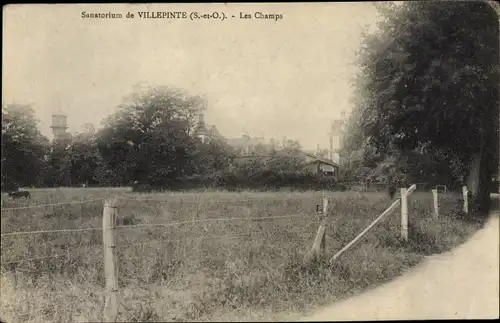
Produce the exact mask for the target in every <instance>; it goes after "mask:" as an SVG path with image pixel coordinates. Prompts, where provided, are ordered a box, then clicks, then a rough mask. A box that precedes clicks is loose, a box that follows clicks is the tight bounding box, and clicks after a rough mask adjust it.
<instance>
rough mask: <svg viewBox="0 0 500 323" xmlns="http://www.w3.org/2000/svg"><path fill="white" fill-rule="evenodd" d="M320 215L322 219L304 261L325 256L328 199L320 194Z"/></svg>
mask: <svg viewBox="0 0 500 323" xmlns="http://www.w3.org/2000/svg"><path fill="white" fill-rule="evenodd" d="M322 213H323V214H322V215H323V219H322V220H321V224H320V226H319V228H318V232H317V233H316V237H315V238H314V242H313V245H312V248H311V250H310V251H309V252H308V253H307V254H306V256H305V259H304V261H305V262H310V261H311V260H312V259H314V258H316V259H320V258H321V257H323V256H325V255H326V250H325V249H326V248H325V245H326V220H327V217H328V198H327V197H325V195H324V193H323V194H322Z"/></svg>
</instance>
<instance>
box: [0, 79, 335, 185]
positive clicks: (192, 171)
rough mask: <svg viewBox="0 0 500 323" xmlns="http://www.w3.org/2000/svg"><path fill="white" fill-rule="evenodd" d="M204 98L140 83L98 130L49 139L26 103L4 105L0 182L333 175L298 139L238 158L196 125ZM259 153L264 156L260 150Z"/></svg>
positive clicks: (271, 180)
mask: <svg viewBox="0 0 500 323" xmlns="http://www.w3.org/2000/svg"><path fill="white" fill-rule="evenodd" d="M205 106H206V104H205V102H204V100H203V99H202V98H201V97H200V96H198V95H191V94H189V93H187V92H186V91H183V90H180V89H176V88H172V87H165V86H160V87H154V88H143V89H138V90H137V91H135V92H134V93H132V94H131V95H130V96H128V97H126V98H125V99H124V101H123V104H121V105H120V106H119V107H118V109H117V111H116V112H115V113H113V114H111V115H110V116H108V117H107V118H106V119H105V120H104V121H103V123H102V128H101V129H99V130H97V131H96V129H95V127H93V126H92V125H87V126H86V127H85V130H84V131H83V132H81V133H78V134H76V135H74V136H69V135H68V136H66V137H61V138H56V139H55V140H53V141H52V142H51V141H49V140H48V139H47V138H46V137H45V136H43V135H42V134H41V132H40V130H39V128H38V121H37V119H36V116H35V112H34V110H33V109H32V108H31V107H30V106H26V105H19V104H10V105H6V106H5V107H3V108H2V188H3V189H9V188H12V187H19V186H36V187H60V186H67V187H69V186H82V185H86V186H130V185H134V184H136V183H139V184H147V185H148V186H149V187H151V188H155V189H185V188H196V187H219V188H220V187H223V188H228V189H238V188H254V189H277V188H280V187H283V186H297V187H302V188H304V189H311V188H314V187H317V186H318V185H325V183H330V184H332V181H328V180H326V181H325V180H324V179H322V178H319V177H318V176H316V175H315V174H314V173H312V172H309V171H307V170H305V169H304V168H303V164H304V157H303V156H302V155H301V154H300V151H301V146H300V143H299V142H297V141H294V140H284V141H283V142H282V143H281V144H279V143H277V142H274V143H273V144H259V145H257V146H256V147H254V149H253V151H252V154H253V155H254V156H253V157H252V156H245V158H242V157H241V156H240V155H241V152H240V151H239V150H238V149H237V148H234V147H231V146H229V145H228V143H227V142H226V140H225V138H223V137H221V136H215V137H212V138H211V139H210V140H208V141H205V142H203V141H202V140H201V139H200V138H199V137H198V136H197V131H198V127H199V126H200V122H199V117H200V115H201V114H203V113H204V112H205ZM259 156H262V157H259Z"/></svg>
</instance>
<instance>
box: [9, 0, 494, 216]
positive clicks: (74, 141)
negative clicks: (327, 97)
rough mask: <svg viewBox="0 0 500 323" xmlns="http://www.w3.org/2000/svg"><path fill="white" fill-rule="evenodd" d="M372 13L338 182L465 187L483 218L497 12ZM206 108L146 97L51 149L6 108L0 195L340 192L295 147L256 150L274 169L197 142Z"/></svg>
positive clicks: (454, 6) (184, 100)
mask: <svg viewBox="0 0 500 323" xmlns="http://www.w3.org/2000/svg"><path fill="white" fill-rule="evenodd" d="M378 9H379V12H380V14H381V16H382V20H381V21H380V22H379V24H378V28H377V30H376V31H375V32H374V33H371V34H368V33H367V34H365V35H364V36H363V39H364V40H363V43H362V45H361V47H360V49H359V52H358V54H357V59H358V66H359V73H357V75H356V77H355V79H354V84H355V94H354V96H353V100H352V113H351V115H350V119H349V122H348V131H347V133H346V136H345V140H344V149H343V150H342V152H341V161H342V165H341V166H342V168H341V176H340V179H339V180H340V181H362V182H372V183H373V182H375V183H385V184H387V185H396V186H403V185H407V184H411V183H416V182H428V183H431V184H432V185H435V184H444V185H447V186H448V187H457V188H458V187H460V186H461V185H463V184H466V185H467V186H468V188H469V189H470V190H471V192H472V194H473V196H474V205H475V206H477V207H478V208H480V209H487V208H488V207H489V201H490V199H489V193H490V192H491V191H494V189H495V187H493V185H492V178H493V177H495V176H498V154H499V142H498V138H499V136H498V131H499V127H498V123H499V122H498V121H499V118H498V107H499V80H500V79H499V68H498V61H499V58H498V57H499V56H498V55H499V43H498V36H499V35H498V18H497V15H496V13H495V12H494V11H493V10H492V9H491V8H490V7H489V6H488V5H487V4H485V3H483V2H469V1H446V2H442V1H422V2H404V3H401V4H399V5H395V4H393V3H389V2H388V3H385V4H384V5H379V6H378ZM204 109H205V102H204V101H203V99H202V98H201V97H200V96H197V95H191V94H187V93H186V92H184V91H182V90H179V89H174V88H168V87H157V88H148V89H142V90H138V91H136V92H134V93H133V94H132V95H130V96H129V97H127V98H126V99H125V100H124V103H123V104H122V105H120V106H119V108H118V110H117V112H116V113H114V114H112V115H110V116H109V117H108V118H106V120H105V121H104V123H103V127H102V129H100V130H98V131H95V130H93V129H92V127H89V128H88V129H87V131H85V132H82V133H80V134H78V135H76V136H75V137H74V138H71V139H63V140H60V141H55V142H52V143H51V142H49V141H48V140H47V138H45V137H44V136H43V135H41V133H40V131H39V130H38V128H37V124H36V118H35V114H34V112H33V110H32V109H31V108H29V107H26V106H19V105H17V106H16V105H11V106H10V107H7V108H5V109H4V108H3V109H2V186H4V184H7V183H18V184H19V185H35V186H49V187H50V186H74V185H81V184H83V183H86V184H88V185H102V186H117V185H131V184H132V183H134V182H141V183H150V184H152V185H154V186H157V187H164V188H182V187H184V188H186V187H199V186H204V187H207V186H210V187H228V188H234V187H240V188H241V187H247V188H248V187H251V188H269V189H275V188H279V187H282V186H297V187H301V188H304V189H308V188H319V187H322V188H324V187H329V188H333V187H335V185H337V184H335V183H333V182H332V180H330V179H325V178H321V177H320V176H318V175H317V174H313V173H311V172H308V171H306V170H304V168H303V167H302V165H303V162H304V160H303V158H302V157H301V155H300V154H299V153H298V152H299V151H300V144H299V143H297V142H293V141H288V142H284V143H282V144H281V145H267V146H266V145H260V146H259V147H256V149H255V151H256V152H257V153H258V154H260V155H265V156H271V158H247V159H245V158H239V157H238V152H237V150H236V149H234V148H232V147H230V146H229V145H228V144H227V142H225V140H224V139H223V138H218V139H217V138H216V139H214V140H210V141H209V142H208V143H207V142H201V141H200V139H199V138H198V137H197V136H196V127H197V126H198V122H197V120H198V117H199V116H200V114H201V113H203V112H204ZM497 178H498V177H497ZM495 185H498V184H495ZM337 187H338V185H337Z"/></svg>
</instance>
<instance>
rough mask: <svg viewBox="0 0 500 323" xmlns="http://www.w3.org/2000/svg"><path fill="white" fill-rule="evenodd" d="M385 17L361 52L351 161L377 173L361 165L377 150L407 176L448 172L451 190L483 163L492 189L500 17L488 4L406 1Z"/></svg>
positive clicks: (350, 137) (349, 141) (384, 11)
mask: <svg viewBox="0 0 500 323" xmlns="http://www.w3.org/2000/svg"><path fill="white" fill-rule="evenodd" d="M380 13H381V15H382V16H383V19H382V21H381V22H380V23H379V26H378V27H379V28H378V31H377V32H376V33H374V34H371V35H366V36H365V40H364V43H363V46H362V48H361V49H360V52H359V56H358V58H359V64H360V67H361V71H360V73H359V74H358V76H357V79H356V97H355V100H354V101H353V103H354V104H355V108H354V111H353V116H352V119H351V127H350V129H349V135H348V136H347V139H346V146H347V148H346V150H345V151H344V154H345V155H347V156H351V155H354V156H355V157H356V158H355V160H356V162H357V163H358V164H363V166H366V167H368V168H371V169H374V168H376V167H380V166H376V167H375V165H374V164H372V165H366V162H367V160H366V158H365V157H362V156H366V155H372V156H373V154H374V153H373V151H370V150H371V149H372V148H370V147H373V148H375V149H376V154H375V156H373V157H374V158H375V159H376V158H380V159H381V160H384V163H385V162H388V161H390V160H393V161H395V162H396V164H397V165H396V167H397V168H400V169H404V168H405V167H406V170H404V171H403V174H404V175H405V176H406V177H409V176H413V175H411V173H417V174H418V173H424V174H425V173H426V174H427V176H428V177H432V174H441V175H442V176H443V177H444V180H445V181H447V182H454V181H457V180H459V179H460V178H461V177H463V176H466V175H468V173H469V171H470V169H471V168H470V165H471V161H472V160H473V159H474V158H480V160H481V165H480V166H479V169H480V172H481V175H480V177H481V183H482V184H481V187H483V188H484V187H486V186H487V185H486V183H488V184H489V182H490V181H491V178H489V177H490V176H491V174H492V173H493V172H494V167H495V166H496V167H497V166H498V102H499V101H498V99H499V98H498V94H499V91H498V84H499V81H498V80H499V79H498V69H497V68H495V66H498V21H497V16H496V14H495V13H494V11H493V10H491V9H490V8H489V6H487V5H486V4H484V3H482V2H458V1H449V2H442V1H422V2H405V3H402V4H401V5H399V6H393V5H389V6H383V7H382V8H381V10H380ZM377 156H378V157H377ZM373 161H374V162H376V163H377V162H381V161H380V160H379V161H375V160H373ZM419 161H420V162H419ZM421 162H423V163H424V164H425V166H424V167H423V168H422V167H419V165H421ZM400 163H401V164H400ZM368 164H370V163H368ZM404 164H406V165H407V166H404ZM381 168H383V166H382V167H381ZM418 168H421V169H420V170H419V169H418ZM410 171H411V172H410ZM423 177H425V176H423ZM485 193H487V192H485V191H484V190H483V192H479V193H478V195H481V194H482V195H483V197H484V196H485ZM485 198H486V197H485ZM488 199H489V197H488Z"/></svg>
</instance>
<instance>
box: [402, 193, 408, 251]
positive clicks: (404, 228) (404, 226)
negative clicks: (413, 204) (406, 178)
mask: <svg viewBox="0 0 500 323" xmlns="http://www.w3.org/2000/svg"><path fill="white" fill-rule="evenodd" d="M406 192H407V190H406V187H403V188H401V236H402V237H403V239H404V240H405V241H408V195H407V193H406Z"/></svg>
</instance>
